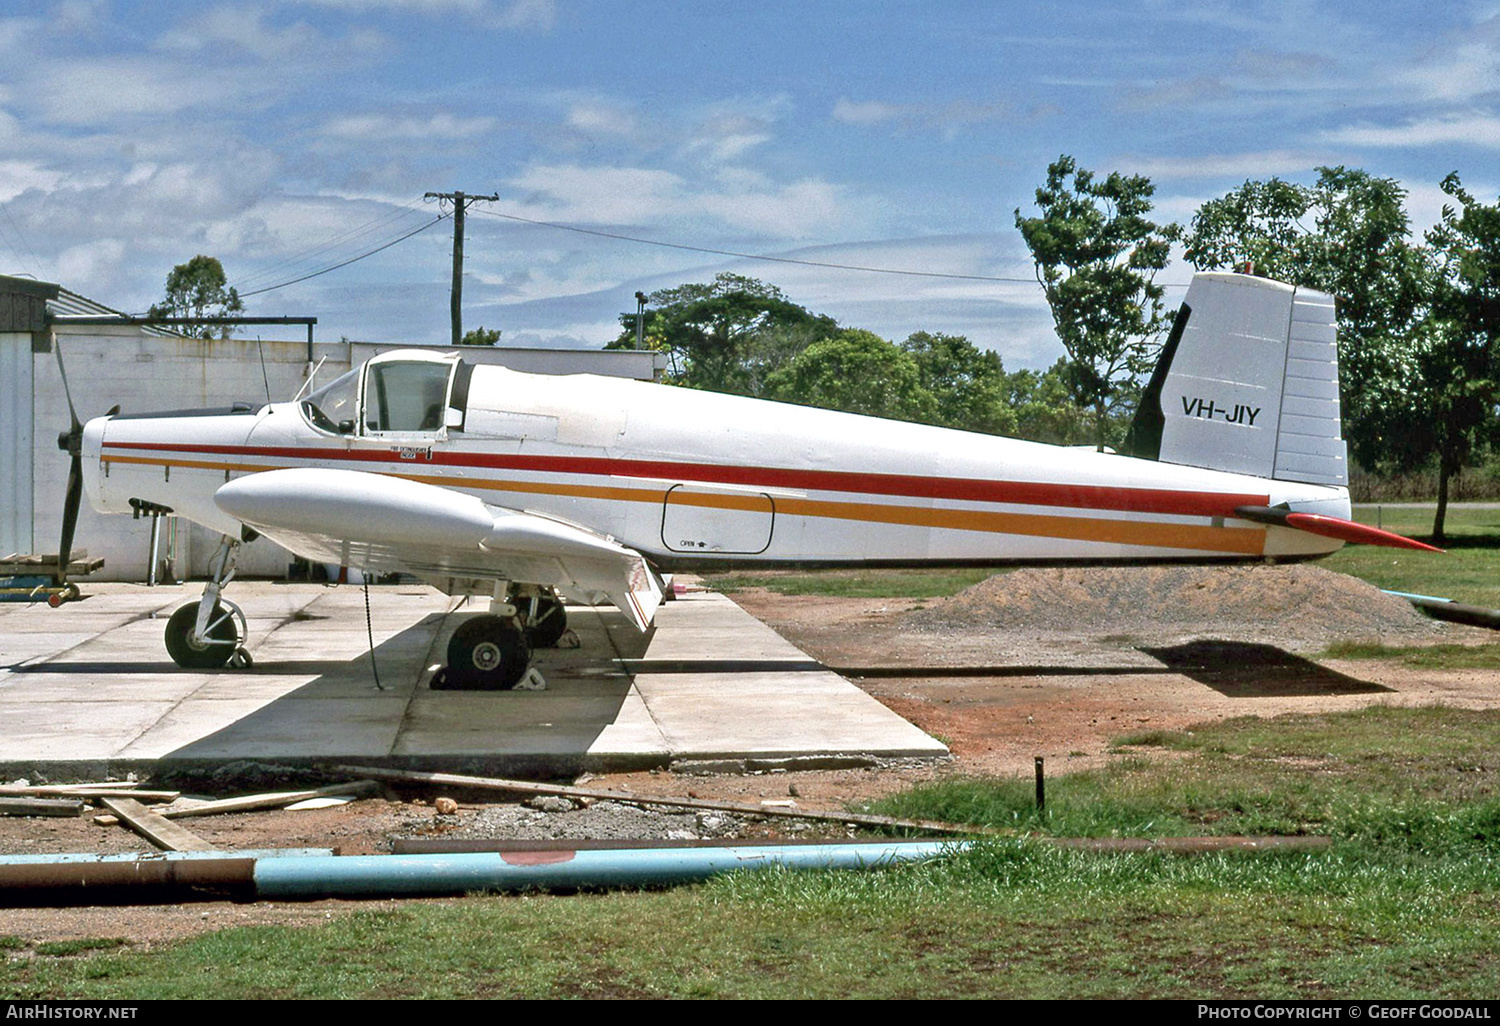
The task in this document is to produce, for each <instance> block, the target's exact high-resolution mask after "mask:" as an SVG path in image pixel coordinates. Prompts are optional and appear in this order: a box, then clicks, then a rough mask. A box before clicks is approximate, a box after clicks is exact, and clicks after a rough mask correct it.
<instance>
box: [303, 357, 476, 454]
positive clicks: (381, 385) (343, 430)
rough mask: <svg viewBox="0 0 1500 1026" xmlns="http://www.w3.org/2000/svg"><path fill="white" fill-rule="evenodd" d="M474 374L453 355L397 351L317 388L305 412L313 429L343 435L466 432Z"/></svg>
mask: <svg viewBox="0 0 1500 1026" xmlns="http://www.w3.org/2000/svg"><path fill="white" fill-rule="evenodd" d="M473 370H474V368H473V367H472V366H471V365H469V364H467V363H465V362H464V361H463V360H462V359H460V358H459V357H458V356H457V355H454V354H441V353H426V352H423V351H421V350H415V349H398V350H396V351H394V352H390V353H382V354H381V355H379V356H376V357H373V358H372V359H370V360H367V361H365V364H364V365H363V366H361V367H356V368H354V369H353V370H351V371H349V372H348V373H347V374H344V375H341V376H340V377H338V378H335V379H334V380H333V381H332V382H330V383H329V384H327V385H325V386H323V387H322V388H320V389H318V390H317V391H316V392H314V393H312V394H311V395H309V396H308V397H307V398H306V399H304V400H303V401H302V412H303V415H304V416H306V417H307V419H308V421H309V422H310V423H312V425H313V426H314V427H316V428H319V429H320V430H323V431H327V432H330V433H333V434H341V435H349V434H359V435H414V434H415V435H435V434H437V433H439V432H441V431H445V430H446V431H462V430H463V426H464V419H465V416H466V412H467V406H468V397H469V378H470V376H471V375H472V374H473Z"/></svg>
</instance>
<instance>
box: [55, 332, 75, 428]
mask: <svg viewBox="0 0 1500 1026" xmlns="http://www.w3.org/2000/svg"><path fill="white" fill-rule="evenodd" d="M52 355H53V356H55V357H57V372H58V373H59V374H61V375H62V383H63V398H64V399H66V400H67V401H68V416H69V417H71V418H72V420H73V425H72V432H73V435H74V436H75V437H77V438H82V437H83V423H82V422H81V421H79V419H78V410H77V408H76V407H75V406H74V405H73V390H72V389H70V388H69V387H68V369H67V368H66V367H64V366H63V358H62V340H61V339H58V338H56V337H54V338H53V339H52Z"/></svg>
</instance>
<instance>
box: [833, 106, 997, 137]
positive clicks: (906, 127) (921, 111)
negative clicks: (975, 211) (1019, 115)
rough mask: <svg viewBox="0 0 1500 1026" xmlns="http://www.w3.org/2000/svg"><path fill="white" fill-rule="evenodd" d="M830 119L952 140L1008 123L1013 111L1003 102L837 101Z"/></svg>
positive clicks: (847, 123)
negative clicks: (974, 130)
mask: <svg viewBox="0 0 1500 1026" xmlns="http://www.w3.org/2000/svg"><path fill="white" fill-rule="evenodd" d="M832 116H833V119H834V120H835V121H840V122H843V123H844V124H846V125H860V126H863V127H867V128H869V127H874V126H876V125H886V124H889V125H892V126H894V127H896V128H897V129H900V130H901V131H908V132H910V131H921V130H932V131H939V132H942V133H943V134H944V136H945V137H947V138H952V137H953V136H954V135H955V134H956V133H957V132H958V131H960V130H961V129H964V128H967V127H969V126H972V125H979V124H984V123H986V122H990V121H1003V120H1008V119H1010V118H1012V117H1014V116H1015V109H1014V108H1013V107H1012V106H1011V105H1010V104H1009V103H1006V102H1004V101H998V100H997V101H991V102H977V101H974V100H952V101H949V102H947V103H883V102H881V101H879V100H864V101H855V100H850V99H848V98H847V97H840V98H839V100H838V101H837V102H836V103H834V105H833V114H832Z"/></svg>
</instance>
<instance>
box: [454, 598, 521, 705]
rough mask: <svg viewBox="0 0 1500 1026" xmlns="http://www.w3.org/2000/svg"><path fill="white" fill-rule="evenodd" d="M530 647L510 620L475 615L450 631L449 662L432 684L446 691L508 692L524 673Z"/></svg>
mask: <svg viewBox="0 0 1500 1026" xmlns="http://www.w3.org/2000/svg"><path fill="white" fill-rule="evenodd" d="M530 663H531V646H530V645H529V644H527V642H526V634H525V632H524V631H522V630H521V628H520V627H518V626H516V624H515V623H514V622H513V621H512V620H509V619H505V618H502V617H499V616H476V617H474V619H472V620H469V621H467V622H466V623H464V624H463V625H462V626H460V627H459V628H458V630H456V631H454V632H453V638H452V639H451V640H450V641H449V642H448V665H447V667H446V668H445V670H444V671H443V673H442V674H441V679H440V680H438V679H434V681H433V686H435V687H437V688H440V689H448V690H473V691H509V690H510V689H511V688H513V687H515V686H516V685H517V684H518V683H520V681H521V678H522V677H524V676H525V675H526V667H527V666H528V665H530Z"/></svg>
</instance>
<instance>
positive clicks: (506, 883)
mask: <svg viewBox="0 0 1500 1026" xmlns="http://www.w3.org/2000/svg"><path fill="white" fill-rule="evenodd" d="M961 847H963V845H961V844H960V845H955V844H953V843H952V842H947V841H890V842H876V843H869V844H837V845H806V846H784V847H759V846H757V847H745V848H733V847H731V848H670V849H661V848H642V849H635V850H629V851H571V850H562V851H542V852H538V851H528V852H507V853H504V854H497V853H493V852H490V853H465V854H457V855H356V856H341V857H334V858H307V859H265V860H262V861H260V862H258V863H257V864H256V867H255V889H256V893H257V895H258V896H259V897H261V898H269V899H273V900H274V899H283V900H284V899H297V898H300V899H313V898H373V897H392V898H394V897H417V896H431V897H436V896H439V895H451V894H468V893H471V892H474V891H525V890H551V889H563V890H573V889H578V888H594V887H643V886H664V885H668V884H680V883H693V882H697V881H700V880H706V879H708V878H709V877H712V876H716V875H718V874H721V873H730V872H734V871H736V870H755V869H771V868H784V869H872V868H875V867H877V866H889V865H893V864H896V863H901V862H912V861H919V860H923V859H931V858H935V857H937V856H938V855H941V854H944V853H945V852H950V851H955V850H958V849H959V848H961Z"/></svg>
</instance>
